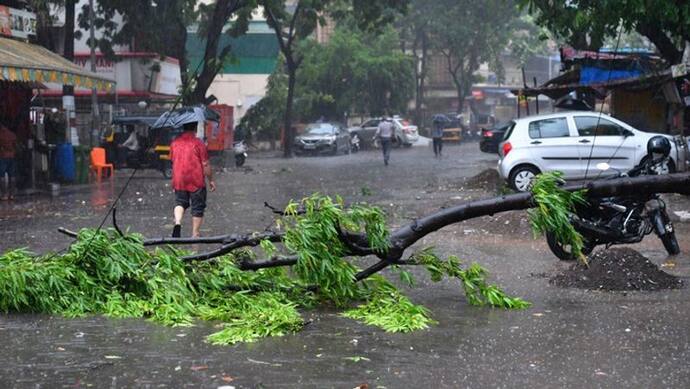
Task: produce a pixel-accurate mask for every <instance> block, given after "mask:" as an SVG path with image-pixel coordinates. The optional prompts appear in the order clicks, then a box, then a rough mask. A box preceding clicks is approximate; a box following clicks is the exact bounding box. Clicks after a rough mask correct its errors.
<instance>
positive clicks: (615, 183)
mask: <svg viewBox="0 0 690 389" xmlns="http://www.w3.org/2000/svg"><path fill="white" fill-rule="evenodd" d="M564 189H565V190H567V191H571V192H572V191H577V190H583V189H584V190H586V194H585V197H586V198H588V199H595V198H602V197H611V196H625V195H629V194H635V195H646V194H652V193H682V194H690V173H675V174H667V175H659V176H640V177H624V178H616V179H610V180H597V181H592V182H589V183H586V184H583V185H572V186H566V187H564ZM264 205H265V206H266V207H267V208H269V209H271V210H273V211H274V213H278V214H281V215H283V214H284V212H282V211H279V210H277V209H276V208H274V207H272V206H270V205H269V204H268V203H264ZM534 205H535V204H534V199H533V196H532V194H531V193H529V192H527V193H516V194H511V195H505V196H500V197H495V198H491V199H483V200H478V201H472V202H469V203H464V204H459V205H456V206H453V207H450V208H445V209H441V210H439V211H437V212H434V213H432V214H430V215H427V216H424V217H421V218H418V219H415V220H414V221H412V222H411V223H410V224H408V225H405V226H403V227H401V228H399V229H397V230H396V231H394V232H392V233H391V234H390V238H389V241H390V243H389V249H388V250H387V251H386V252H377V251H375V250H374V249H372V248H371V247H368V244H369V243H368V242H369V239H368V237H367V236H366V234H362V233H353V232H349V231H345V230H343V229H342V227H341V226H340V225H336V226H335V228H336V231H337V234H338V238H339V239H340V240H341V242H342V243H343V245H344V246H345V247H346V249H347V254H348V255H349V256H359V257H364V256H367V255H375V256H377V257H378V258H379V259H380V261H379V262H377V263H375V264H373V265H372V266H370V267H368V268H366V269H364V270H362V271H360V272H359V273H357V274H356V276H355V279H356V280H357V281H361V280H363V279H365V278H367V277H370V276H371V275H373V274H375V273H377V272H379V271H381V270H383V269H385V268H386V267H388V266H390V265H415V264H416V263H414V261H412V260H405V261H402V260H400V258H402V256H403V254H404V252H405V250H407V249H408V248H409V247H410V246H412V245H413V244H415V243H416V242H417V241H419V240H420V239H422V238H423V237H425V236H426V235H428V234H430V233H432V232H434V231H438V230H439V229H441V228H443V227H446V226H448V225H451V224H454V223H458V222H461V221H464V220H468V219H472V218H477V217H482V216H488V215H494V214H496V213H500V212H506V211H513V210H523V209H528V208H532V207H534ZM113 222H114V223H115V220H113ZM116 229H117V225H116ZM117 230H118V231H119V229H117ZM58 231H59V232H61V233H63V234H65V235H67V236H70V237H72V238H76V237H77V233H75V232H73V231H70V230H67V229H65V228H59V229H58ZM283 238H284V234H283V233H275V232H271V231H268V232H265V233H261V234H252V235H234V234H233V235H221V236H215V237H207V238H159V239H147V240H144V245H145V246H153V245H161V244H197V243H201V244H212V243H220V244H222V246H221V247H220V248H218V249H216V250H213V251H209V252H205V253H200V254H195V255H189V256H186V257H183V258H182V260H184V261H204V260H209V259H213V258H216V257H220V256H223V255H226V254H228V253H230V252H232V251H233V250H236V249H238V248H242V247H256V246H258V245H259V244H260V243H261V241H263V240H265V239H268V240H269V241H271V242H273V243H281V242H282V240H283ZM296 263H297V257H278V258H273V259H271V260H267V261H262V262H248V261H247V262H240V264H239V265H238V266H239V268H240V269H242V270H249V271H253V270H258V269H263V268H270V267H278V266H292V265H294V264H296Z"/></svg>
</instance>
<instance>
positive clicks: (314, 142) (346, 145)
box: [294, 123, 350, 155]
mask: <svg viewBox="0 0 690 389" xmlns="http://www.w3.org/2000/svg"><path fill="white" fill-rule="evenodd" d="M294 149H295V153H296V154H298V155H299V154H307V153H309V154H324V153H327V154H332V155H336V154H338V153H339V152H343V153H345V154H349V153H350V134H349V133H348V132H347V131H346V130H345V128H344V127H343V126H342V125H341V124H340V123H312V124H309V125H307V127H306V128H305V129H304V132H303V133H302V134H301V135H299V136H296V137H295V143H294Z"/></svg>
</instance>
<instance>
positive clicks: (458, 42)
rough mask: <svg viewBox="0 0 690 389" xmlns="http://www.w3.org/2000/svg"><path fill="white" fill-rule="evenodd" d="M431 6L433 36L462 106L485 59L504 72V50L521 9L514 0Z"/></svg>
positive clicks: (450, 0)
mask: <svg viewBox="0 0 690 389" xmlns="http://www.w3.org/2000/svg"><path fill="white" fill-rule="evenodd" d="M428 7H429V12H432V13H433V15H434V18H433V23H432V25H431V29H432V36H433V37H434V40H435V41H436V47H437V50H439V51H440V52H441V54H443V57H444V59H445V63H446V69H447V70H448V72H449V73H450V75H451V78H452V80H453V83H454V85H455V89H456V91H457V98H458V104H459V105H458V107H460V108H461V107H462V106H463V103H464V101H465V96H467V95H468V94H469V92H470V90H471V87H472V84H473V82H475V80H476V76H475V72H476V71H477V70H478V69H479V66H480V65H481V64H482V63H488V64H489V65H490V66H491V67H492V68H493V69H494V70H495V71H496V72H497V73H498V74H501V73H502V66H501V60H500V54H501V53H502V52H503V50H504V49H505V48H506V47H507V45H508V42H509V40H510V38H511V32H512V29H511V28H510V26H511V23H512V22H513V20H514V19H515V18H516V17H517V16H519V12H518V11H517V8H516V6H515V4H514V3H513V2H512V1H505V0H483V1H473V0H460V1H458V0H439V1H435V2H433V3H432V4H429V5H428Z"/></svg>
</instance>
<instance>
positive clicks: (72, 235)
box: [58, 227, 79, 239]
mask: <svg viewBox="0 0 690 389" xmlns="http://www.w3.org/2000/svg"><path fill="white" fill-rule="evenodd" d="M58 232H59V233H61V234H65V235H67V236H69V237H70V238H74V239H77V238H78V237H79V234H77V233H76V232H74V231H72V230H68V229H67V228H64V227H58Z"/></svg>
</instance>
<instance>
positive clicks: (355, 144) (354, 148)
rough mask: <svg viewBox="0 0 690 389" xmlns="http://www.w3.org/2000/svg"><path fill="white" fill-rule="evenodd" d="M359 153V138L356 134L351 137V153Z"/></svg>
mask: <svg viewBox="0 0 690 389" xmlns="http://www.w3.org/2000/svg"><path fill="white" fill-rule="evenodd" d="M358 151H359V136H357V133H356V132H353V133H352V134H351V135H350V152H352V153H356V152H358Z"/></svg>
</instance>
